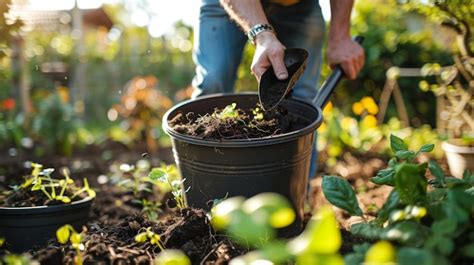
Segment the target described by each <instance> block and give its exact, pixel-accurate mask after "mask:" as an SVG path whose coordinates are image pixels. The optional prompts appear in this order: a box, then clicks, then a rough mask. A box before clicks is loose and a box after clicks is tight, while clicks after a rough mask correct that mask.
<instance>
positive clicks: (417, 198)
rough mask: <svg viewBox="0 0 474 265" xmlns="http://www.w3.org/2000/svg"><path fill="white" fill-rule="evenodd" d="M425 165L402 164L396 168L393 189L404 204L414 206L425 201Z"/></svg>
mask: <svg viewBox="0 0 474 265" xmlns="http://www.w3.org/2000/svg"><path fill="white" fill-rule="evenodd" d="M425 170H426V164H422V165H416V164H409V163H403V164H401V165H399V166H397V167H396V169H395V171H396V173H395V189H396V191H397V192H398V195H399V196H400V200H401V201H402V202H403V203H404V204H409V205H415V204H417V203H419V202H422V201H424V200H425V199H426V186H427V184H428V182H427V180H426V178H425V176H424V171H425Z"/></svg>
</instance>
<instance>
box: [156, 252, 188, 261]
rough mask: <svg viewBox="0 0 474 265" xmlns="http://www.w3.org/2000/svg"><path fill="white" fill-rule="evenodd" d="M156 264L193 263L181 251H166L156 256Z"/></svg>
mask: <svg viewBox="0 0 474 265" xmlns="http://www.w3.org/2000/svg"><path fill="white" fill-rule="evenodd" d="M155 264H162V265H191V261H190V260H189V258H188V256H186V254H184V252H182V251H181V250H177V249H165V250H163V251H161V252H160V253H159V254H158V255H157V256H156V259H155Z"/></svg>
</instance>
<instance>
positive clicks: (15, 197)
mask: <svg viewBox="0 0 474 265" xmlns="http://www.w3.org/2000/svg"><path fill="white" fill-rule="evenodd" d="M56 193H57V194H59V193H60V189H56ZM72 195H73V192H72V191H70V190H68V189H66V191H65V192H64V196H67V197H69V198H71V197H72ZM0 198H1V196H0ZM84 198H85V197H84V196H83V194H79V195H78V196H76V197H75V198H73V199H71V202H74V201H80V200H82V199H84ZM1 202H2V200H0V207H34V206H43V205H60V204H63V203H62V202H60V201H57V200H50V199H49V198H48V197H47V196H46V195H45V194H44V193H43V192H41V191H39V190H38V191H31V186H30V187H29V188H26V189H20V190H16V191H12V192H11V193H10V194H8V195H7V197H6V198H5V200H4V201H3V203H1Z"/></svg>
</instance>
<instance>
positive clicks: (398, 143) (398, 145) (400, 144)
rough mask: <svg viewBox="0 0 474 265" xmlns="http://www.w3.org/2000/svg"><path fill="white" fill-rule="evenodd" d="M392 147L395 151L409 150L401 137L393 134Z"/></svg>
mask: <svg viewBox="0 0 474 265" xmlns="http://www.w3.org/2000/svg"><path fill="white" fill-rule="evenodd" d="M390 147H391V148H392V151H393V152H394V153H397V152H398V151H407V150H408V146H407V144H406V143H405V142H404V141H403V140H402V139H401V138H398V137H397V136H395V135H393V134H391V135H390Z"/></svg>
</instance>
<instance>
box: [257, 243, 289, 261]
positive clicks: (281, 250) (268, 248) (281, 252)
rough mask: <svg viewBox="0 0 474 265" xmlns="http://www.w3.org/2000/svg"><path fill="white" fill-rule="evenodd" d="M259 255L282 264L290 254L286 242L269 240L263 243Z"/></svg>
mask: <svg viewBox="0 0 474 265" xmlns="http://www.w3.org/2000/svg"><path fill="white" fill-rule="evenodd" d="M260 252H261V256H262V257H263V258H264V259H267V260H270V261H272V262H274V263H276V264H284V263H285V261H287V260H288V258H289V257H290V256H291V253H290V252H289V250H288V247H287V244H286V242H284V241H275V242H271V243H269V244H268V245H265V246H264V247H263V248H262V249H261V250H260Z"/></svg>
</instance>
